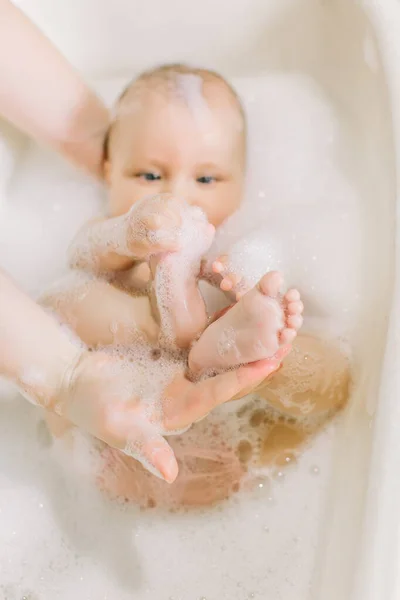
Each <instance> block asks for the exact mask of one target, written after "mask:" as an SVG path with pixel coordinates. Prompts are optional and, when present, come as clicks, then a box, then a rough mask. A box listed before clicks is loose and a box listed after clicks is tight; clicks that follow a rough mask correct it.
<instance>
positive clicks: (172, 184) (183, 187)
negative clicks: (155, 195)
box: [163, 179, 191, 204]
mask: <svg viewBox="0 0 400 600" xmlns="http://www.w3.org/2000/svg"><path fill="white" fill-rule="evenodd" d="M189 188H190V186H188V185H187V183H186V182H185V181H183V180H182V179H176V180H170V181H168V180H166V181H165V183H164V189H163V192H166V193H168V194H172V195H173V196H176V197H177V198H182V199H184V200H186V202H189V204H191V202H190V196H191V194H190V189H189Z"/></svg>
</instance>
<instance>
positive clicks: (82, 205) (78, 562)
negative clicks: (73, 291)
mask: <svg viewBox="0 0 400 600" xmlns="http://www.w3.org/2000/svg"><path fill="white" fill-rule="evenodd" d="M17 4H18V5H20V6H21V7H22V8H23V9H24V10H26V12H27V13H28V14H29V15H30V16H31V17H32V18H33V19H34V20H36V21H37V22H38V23H39V24H40V25H41V26H42V28H43V29H44V30H45V32H46V33H47V34H48V35H49V36H50V37H51V38H52V39H53V40H54V42H55V43H56V44H57V45H58V46H59V47H60V48H61V50H62V51H63V52H64V53H65V54H66V55H67V56H68V58H69V59H70V60H71V61H72V62H73V63H74V64H75V65H76V66H77V67H78V68H80V69H81V70H82V71H83V73H84V74H85V75H86V76H87V77H88V78H90V79H91V81H93V82H94V83H95V84H96V85H97V86H98V88H99V89H100V90H102V91H103V93H106V92H107V93H111V92H110V90H112V93H113V94H114V93H115V91H116V89H117V87H118V86H117V83H116V82H117V79H118V77H121V81H122V80H124V79H125V78H127V77H129V76H130V75H131V74H133V73H134V72H137V71H139V70H141V69H143V68H144V67H147V66H149V65H153V64H154V63H160V62H169V61H181V62H182V61H187V62H194V63H201V64H202V65H204V66H206V67H210V68H213V69H216V70H219V71H221V72H222V73H223V74H225V75H227V76H229V77H233V78H234V80H235V81H242V82H243V77H245V76H247V77H249V76H251V77H252V80H253V81H254V78H261V77H265V76H266V74H268V77H269V76H270V74H271V73H272V74H274V73H275V74H277V73H281V74H283V75H285V74H286V75H290V74H293V73H296V74H297V75H298V74H300V75H301V76H307V77H311V78H313V79H314V80H315V81H316V82H317V84H318V86H319V89H321V90H322V91H323V93H324V94H325V95H326V96H327V97H328V98H329V100H330V102H331V104H332V106H333V107H334V110H335V114H337V115H338V117H337V118H338V119H339V120H340V122H341V127H342V128H341V129H340V132H339V137H338V139H337V147H336V151H337V152H336V154H337V155H336V161H337V164H338V165H339V166H340V169H341V172H342V173H343V174H344V175H343V176H344V177H347V178H348V179H349V180H351V182H352V184H353V185H354V186H355V189H356V190H357V194H358V195H357V198H358V203H357V207H356V210H355V212H352V218H353V220H352V226H353V227H354V237H355V238H356V237H357V236H358V233H359V232H358V233H357V231H358V230H361V229H362V236H361V238H360V239H361V241H360V244H362V248H363V265H364V267H363V274H362V282H361V283H360V286H361V287H360V289H361V290H362V292H361V293H360V295H361V297H360V298H358V302H359V304H358V307H359V308H357V307H356V306H355V305H351V307H350V308H351V310H350V314H349V315H348V321H350V322H351V323H352V324H354V327H352V332H351V335H352V342H353V344H354V347H355V370H356V380H357V385H356V389H355V392H354V394H353V397H352V400H351V403H350V405H349V407H348V409H347V411H346V412H345V414H344V415H343V417H342V419H341V421H340V422H339V423H338V424H336V425H335V426H332V427H330V429H329V430H328V431H327V432H326V433H324V434H323V435H322V436H320V437H319V438H317V439H316V440H315V442H314V443H313V445H312V447H311V448H309V449H308V450H307V451H306V452H305V453H304V456H303V457H302V459H301V461H300V464H299V466H298V467H297V468H296V469H294V470H292V471H290V470H288V471H287V473H286V474H285V478H284V481H283V482H276V483H275V484H274V488H273V493H271V492H270V491H266V490H265V489H261V490H260V494H259V496H257V497H254V498H252V499H251V500H250V499H249V500H246V501H238V502H234V503H233V504H232V505H230V506H228V507H225V508H223V509H222V510H221V511H213V512H211V513H209V514H203V515H197V516H194V515H192V516H186V517H185V516H181V517H177V516H175V517H171V518H170V519H166V520H163V519H160V518H159V517H157V516H154V515H153V513H148V514H142V515H139V516H138V515H137V513H136V512H134V511H133V512H131V513H124V514H122V513H120V512H119V511H118V510H117V508H115V507H107V506H105V505H103V504H102V502H101V500H99V498H97V496H95V495H93V494H92V493H91V492H90V490H88V489H87V487H86V485H85V484H84V483H81V484H79V485H78V484H77V482H76V478H74V476H73V475H72V474H71V473H69V472H68V469H67V470H66V471H59V469H58V468H57V462H56V457H54V456H53V455H52V454H51V452H50V451H48V450H47V449H46V448H43V443H44V442H43V440H42V437H41V436H40V435H37V431H36V429H35V424H36V423H37V421H38V416H37V414H36V412H35V411H34V410H33V409H31V407H27V406H26V405H25V404H24V403H23V401H21V400H17V399H15V396H12V395H10V393H9V392H8V391H6V390H5V391H4V393H3V397H4V400H5V401H4V402H2V403H1V404H0V413H1V418H0V439H1V440H2V441H1V442H0V443H1V446H0V447H1V448H2V452H1V453H0V490H1V493H0V540H1V544H0V565H1V566H0V598H1V600H2V599H3V598H4V599H5V600H14V598H15V600H20V599H21V598H22V597H23V596H26V597H27V598H32V600H33V599H35V600H39V599H40V600H50V598H51V599H53V598H54V599H56V598H57V599H58V598H60V599H61V600H64V599H68V600H69V599H70V598H72V597H76V598H79V599H82V600H87V599H88V600H89V599H91V598H95V599H96V600H100V598H101V599H103V598H104V599H106V598H107V600H125V598H138V599H140V600H142V599H143V600H145V599H147V598H149V599H150V600H168V599H170V600H172V598H173V599H174V600H198V599H200V598H203V597H204V598H206V599H207V600H214V599H216V600H217V599H218V600H222V599H224V598H226V599H228V598H229V600H236V599H238V600H245V599H248V598H255V599H258V598H260V599H261V598H262V599H267V598H268V600H269V599H271V600H311V599H313V600H392V599H393V600H396V599H398V598H399V597H400V579H399V576H398V573H400V553H399V548H400V528H399V525H400V517H399V515H400V511H399V510H398V507H399V506H400V478H399V476H398V474H399V471H400V469H399V467H400V441H399V440H400V435H399V434H398V433H397V431H398V430H399V431H400V408H399V407H398V404H397V403H398V398H397V391H398V387H399V384H398V377H399V376H398V370H397V369H396V363H397V362H398V361H399V360H400V355H399V352H398V348H399V344H398V341H399V332H400V323H398V314H397V312H396V310H395V307H396V306H397V303H399V302H400V297H399V293H400V290H399V289H398V285H399V283H398V269H397V255H398V251H399V250H398V248H397V245H396V242H397V226H398V225H397V223H398V217H397V215H398V204H397V180H396V177H397V172H398V171H399V169H400V163H399V158H398V153H397V146H398V144H399V143H400V113H399V106H400V38H399V33H398V32H399V31H400V6H399V5H398V3H397V2H396V1H395V0H380V2H379V6H378V2H373V0H371V1H370V2H368V1H367V0H366V1H365V2H362V1H359V2H352V1H351V0H237V1H236V2H232V3H230V2H227V0H220V2H216V1H215V0H202V2H198V3H194V2H193V3H188V2H184V1H183V0H169V2H168V3H164V2H162V1H161V0H159V1H158V2H157V0H147V1H146V3H144V2H143V3H140V2H138V1H137V0H130V1H129V0H114V1H113V2H107V1H106V0H103V1H100V0H69V2H68V3H67V2H64V3H55V2H54V0H19V1H18V2H17ZM297 75H296V77H297ZM235 78H236V79H235ZM110 82H111V83H110ZM313 125H314V123H313V122H310V132H312V131H313ZM342 132H344V133H343V136H342ZM341 136H342V137H341ZM0 141H1V144H0V157H1V164H0V178H1V181H2V183H1V187H0V192H1V197H0V198H1V199H0V216H1V225H0V227H1V239H0V262H1V264H2V265H4V266H5V267H6V268H8V269H9V270H10V271H12V272H13V274H14V275H15V276H16V277H17V279H18V280H19V281H20V283H21V285H23V286H25V288H26V289H27V290H29V291H30V292H32V293H35V292H36V291H37V289H38V288H39V287H41V286H43V285H44V284H46V283H48V282H49V281H51V280H52V279H53V278H54V276H55V275H56V274H57V273H58V272H59V270H60V265H61V263H62V260H63V255H64V252H65V248H66V245H67V244H68V241H69V240H70V238H71V235H72V233H73V232H74V231H75V229H76V227H77V225H78V224H79V223H80V222H82V221H84V220H85V219H86V218H88V217H89V216H90V215H91V214H93V213H94V212H95V211H96V210H97V208H98V206H99V204H100V202H101V200H100V199H99V197H100V195H101V191H100V190H99V189H98V188H94V187H93V186H92V185H91V184H90V183H89V182H88V181H87V180H86V179H85V177H84V176H83V175H78V174H76V173H75V172H74V171H73V169H72V168H71V167H68V166H66V165H64V164H63V163H62V161H61V160H60V159H58V158H57V157H55V156H53V155H52V154H51V153H49V152H48V151H46V150H43V149H41V148H37V147H36V146H34V145H32V144H28V143H27V142H26V143H25V147H24V148H23V144H22V142H21V138H19V137H17V138H16V137H15V136H13V135H12V134H10V133H9V132H7V133H6V134H4V135H3V137H2V138H1V140H0ZM3 167H4V168H3ZM12 167H13V168H12ZM288 167H290V164H289V165H288ZM311 181H312V180H311V179H310V183H311ZM278 191H279V188H278ZM57 196H59V197H57ZM39 207H40V208H39ZM341 209H342V207H341ZM364 213H365V215H367V218H365V219H364V218H363V215H364ZM357 215H359V218H360V223H359V224H358V223H357V219H356V217H357ZM361 220H362V221H361ZM364 221H365V222H364ZM332 231H333V232H334V230H332ZM332 231H331V233H332ZM17 232H19V234H18V233H17ZM334 233H335V235H338V233H339V234H340V231H339V232H338V231H336V232H334ZM357 239H358V237H357ZM335 244H336V245H337V248H338V249H339V250H338V255H337V256H338V259H337V260H338V261H342V262H338V263H337V264H338V265H339V266H340V270H339V272H338V273H336V272H335V277H334V278H333V279H334V280H335V281H334V285H333V288H332V289H336V288H337V289H339V290H343V293H342V295H340V294H339V296H338V300H337V302H336V303H335V307H336V309H335V310H336V313H335V310H333V314H332V315H331V317H332V318H333V319H335V318H338V319H339V318H342V317H343V314H342V313H343V310H342V309H341V307H342V308H343V306H344V304H343V302H345V301H344V300H343V299H345V298H346V289H348V287H347V286H350V287H351V285H352V284H351V279H352V277H355V278H356V277H357V276H358V275H359V274H358V275H357V273H355V268H356V266H357V264H358V263H357V260H355V259H354V260H353V258H352V257H351V256H349V260H348V262H347V263H346V265H345V266H344V267H343V270H342V264H343V252H342V253H341V252H340V248H341V245H342V244H345V241H343V240H342V239H341V237H340V235H338V239H334V240H331V246H330V248H335ZM344 248H345V251H346V245H344ZM330 261H331V263H330V264H331V265H334V263H335V261H333V262H332V258H330ZM364 271H365V272H364ZM332 273H334V271H332ZM336 278H337V279H338V281H337V285H336ZM321 281H322V280H321ZM300 284H301V282H300ZM341 302H342V304H341ZM346 306H347V304H346ZM347 325H348V323H347ZM82 452H84V449H83V450H82ZM74 467H79V464H78V465H77V464H75V465H74ZM316 467H318V468H316ZM78 470H79V469H78ZM317 472H318V474H317ZM85 494H89V496H88V499H86V500H83V499H82V497H83V496H84V495H85ZM90 494H91V495H90ZM2 594H3V595H2ZM29 594H31V596H29Z"/></svg>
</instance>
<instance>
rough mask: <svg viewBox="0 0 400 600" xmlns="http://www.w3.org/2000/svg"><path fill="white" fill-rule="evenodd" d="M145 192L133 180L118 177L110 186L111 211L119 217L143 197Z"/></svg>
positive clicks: (114, 215)
mask: <svg viewBox="0 0 400 600" xmlns="http://www.w3.org/2000/svg"><path fill="white" fill-rule="evenodd" d="M145 195H146V194H144V193H143V192H142V191H141V190H140V186H138V185H137V184H136V183H135V182H134V181H133V180H129V179H123V180H120V179H116V180H114V181H111V184H110V186H109V199H110V211H111V215H112V216H113V217H119V216H120V215H123V214H125V213H127V212H128V211H129V209H130V208H131V207H132V206H133V205H134V204H135V203H136V202H137V201H138V200H140V199H141V198H143V197H144V196H145Z"/></svg>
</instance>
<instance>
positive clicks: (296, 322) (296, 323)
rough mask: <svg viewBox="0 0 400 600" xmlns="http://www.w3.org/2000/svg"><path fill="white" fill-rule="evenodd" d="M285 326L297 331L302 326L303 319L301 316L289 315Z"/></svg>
mask: <svg viewBox="0 0 400 600" xmlns="http://www.w3.org/2000/svg"><path fill="white" fill-rule="evenodd" d="M287 325H288V327H290V328H291V329H295V330H296V331H298V330H299V329H300V327H301V326H302V325H303V317H302V316H301V315H290V316H289V317H288V319H287Z"/></svg>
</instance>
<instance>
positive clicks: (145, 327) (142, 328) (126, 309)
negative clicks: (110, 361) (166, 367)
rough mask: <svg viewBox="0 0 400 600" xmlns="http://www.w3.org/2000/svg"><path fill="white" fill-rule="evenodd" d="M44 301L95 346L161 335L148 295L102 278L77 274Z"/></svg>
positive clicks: (44, 296)
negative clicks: (115, 284) (117, 286)
mask: <svg viewBox="0 0 400 600" xmlns="http://www.w3.org/2000/svg"><path fill="white" fill-rule="evenodd" d="M72 275H74V274H72ZM40 302H41V304H42V305H43V306H45V307H48V308H51V309H52V310H54V311H55V312H56V313H57V314H58V315H59V316H60V317H61V319H62V320H63V321H64V322H65V323H67V324H68V325H69V326H70V327H71V328H72V329H73V330H74V331H75V333H76V334H77V335H78V336H79V338H80V339H81V340H82V341H83V342H84V343H85V344H87V345H88V346H90V347H93V348H95V347H97V346H108V345H111V344H125V345H126V344H130V343H132V342H133V341H135V340H137V339H138V337H140V336H143V335H144V336H145V337H146V338H147V339H148V340H149V341H150V342H155V341H156V339H157V336H158V326H157V324H156V323H155V321H154V319H153V317H152V315H151V309H150V303H149V300H148V298H147V297H144V296H143V297H133V296H131V295H130V294H128V293H126V292H124V291H123V290H120V289H117V288H115V287H114V286H112V285H111V284H109V283H108V282H107V281H104V280H101V279H95V278H83V279H82V278H81V277H80V276H79V275H78V274H77V276H76V279H75V282H74V280H72V281H71V286H70V287H69V288H68V289H65V286H64V289H62V290H60V291H58V292H57V290H54V291H50V292H47V293H45V294H44V295H43V296H42V298H41V299H40Z"/></svg>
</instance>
